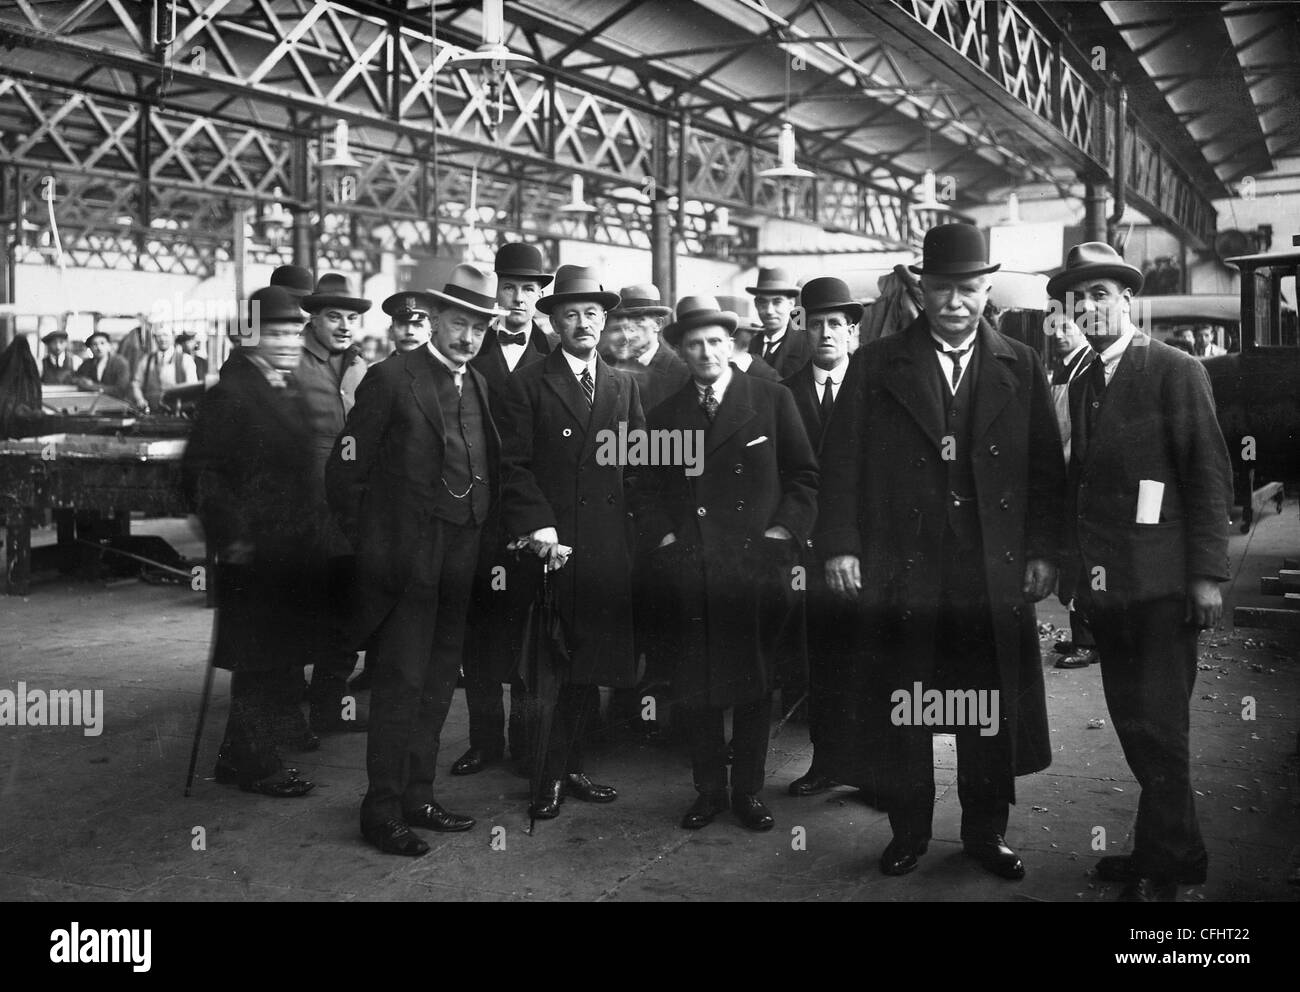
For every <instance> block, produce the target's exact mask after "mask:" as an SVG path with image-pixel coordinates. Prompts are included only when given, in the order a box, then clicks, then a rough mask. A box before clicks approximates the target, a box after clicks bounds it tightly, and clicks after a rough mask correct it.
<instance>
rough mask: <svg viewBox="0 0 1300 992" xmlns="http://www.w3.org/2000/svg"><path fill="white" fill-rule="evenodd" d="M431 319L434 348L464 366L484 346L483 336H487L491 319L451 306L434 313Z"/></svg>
mask: <svg viewBox="0 0 1300 992" xmlns="http://www.w3.org/2000/svg"><path fill="white" fill-rule="evenodd" d="M431 319H432V321H433V327H432V332H431V333H432V336H433V337H432V340H433V346H434V347H435V348H437V349H438V351H440V352H441V353H442V354H443V355H444V356H445V357H446V358H447V360H448V361H450V362H452V363H453V364H456V365H464V364H465V363H466V362H468V361H469V360H470V359H471V358H473V357H474V356H475V355H477V354H478V350H479V348H481V347H482V346H483V336H484V335H485V334H487V329H488V321H489V320H490V319H491V318H489V317H488V316H487V315H486V314H481V313H472V312H471V311H469V310H462V309H460V307H450V306H449V307H446V308H445V309H443V310H441V311H438V312H436V313H434V314H433V315H432V317H431Z"/></svg>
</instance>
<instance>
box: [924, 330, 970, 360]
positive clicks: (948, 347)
mask: <svg viewBox="0 0 1300 992" xmlns="http://www.w3.org/2000/svg"><path fill="white" fill-rule="evenodd" d="M979 331H980V329H979V328H978V327H976V328H975V330H973V331H971V332H970V333H969V334H968V335H966V337H965V338H964V339H962V341H961V343H959V344H955V345H953V344H949V343H948V342H947V341H945V340H944V339H943V338H941V337H939V335H937V334H935V333H934V331H931V332H930V337H932V338H934V340H935V343H936V344H938V345H940V346H941V347H942V349H943V350H942V354H944V355H947V354H948V353H950V352H953V351H964V350H965V349H966V348H969V347H970V346H971V345H973V344H974V343H975V335H976V334H978V333H979Z"/></svg>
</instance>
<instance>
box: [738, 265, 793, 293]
mask: <svg viewBox="0 0 1300 992" xmlns="http://www.w3.org/2000/svg"><path fill="white" fill-rule="evenodd" d="M745 292H746V293H750V294H752V295H754V296H757V295H758V294H760V293H762V294H763V295H765V296H798V295H799V287H798V286H796V285H795V284H794V280H793V279H791V278H790V273H788V272H786V271H785V269H783V268H781V267H780V266H778V265H774V266H772V267H771V268H766V269H765V268H760V269H759V270H758V282H757V284H756V285H753V286H746V287H745Z"/></svg>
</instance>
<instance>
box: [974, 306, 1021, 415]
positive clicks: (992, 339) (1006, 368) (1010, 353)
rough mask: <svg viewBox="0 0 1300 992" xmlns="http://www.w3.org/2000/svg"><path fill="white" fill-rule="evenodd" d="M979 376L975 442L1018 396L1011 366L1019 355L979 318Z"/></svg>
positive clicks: (975, 411)
mask: <svg viewBox="0 0 1300 992" xmlns="http://www.w3.org/2000/svg"><path fill="white" fill-rule="evenodd" d="M975 358H976V361H978V362H979V377H978V378H977V380H976V389H975V409H974V411H973V428H972V434H971V438H972V440H974V439H978V438H981V437H983V436H984V434H985V432H987V431H988V429H989V427H991V426H992V425H993V421H994V420H996V419H997V416H998V414H999V413H1001V412H1002V409H1003V407H1005V406H1006V405H1007V404H1008V403H1009V402H1011V397H1012V396H1014V395H1015V393H1016V377H1015V375H1014V374H1013V373H1012V371H1011V367H1012V366H1013V365H1014V364H1015V363H1016V362H1017V360H1018V359H1017V358H1016V353H1015V351H1014V350H1013V349H1012V348H1011V346H1010V345H1009V344H1007V342H1006V341H1005V340H1004V339H1003V338H1002V335H1000V334H998V333H997V332H996V331H995V330H993V328H992V327H991V326H990V325H989V323H988V322H987V321H985V320H984V319H983V318H981V319H980V329H979V347H978V348H977V349H976V356H975Z"/></svg>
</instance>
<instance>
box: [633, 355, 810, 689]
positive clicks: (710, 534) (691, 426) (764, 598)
mask: <svg viewBox="0 0 1300 992" xmlns="http://www.w3.org/2000/svg"><path fill="white" fill-rule="evenodd" d="M648 427H649V429H650V430H652V431H653V430H676V431H701V432H703V441H704V457H703V472H702V473H700V474H698V475H688V474H687V469H688V467H689V466H682V465H676V466H664V467H659V468H655V469H651V470H650V471H649V472H648V473H647V475H646V476H645V479H644V483H643V485H641V486H640V487H639V489H638V497H637V502H638V514H637V522H638V527H639V530H640V534H641V540H642V547H643V549H644V550H645V553H646V555H647V567H649V568H651V569H652V570H653V573H654V574H655V575H656V576H657V581H658V582H660V583H664V584H669V585H671V586H672V587H673V588H674V589H676V591H677V594H678V598H677V606H678V616H679V618H680V620H679V623H678V624H676V625H675V626H676V627H677V629H678V631H679V632H680V642H679V644H680V649H679V651H678V654H677V656H678V659H679V662H678V665H677V668H676V671H675V673H674V676H673V688H674V691H675V693H676V696H677V698H678V699H679V700H681V701H682V702H684V703H685V704H687V705H690V706H735V705H739V704H742V703H748V702H753V701H755V700H758V699H761V698H763V697H764V696H766V695H767V694H768V693H769V692H771V690H772V686H773V681H774V665H775V648H776V638H777V635H778V633H779V631H780V627H781V624H782V621H783V618H784V616H785V614H786V613H787V611H788V610H789V608H790V606H791V603H792V594H793V591H794V589H795V586H796V583H795V581H794V572H793V569H794V567H795V565H796V564H797V563H798V554H799V548H800V547H801V546H802V545H803V543H804V542H805V541H806V540H807V538H808V535H809V534H810V533H811V531H812V527H813V523H814V521H815V520H816V517H817V484H818V472H817V458H816V456H815V455H814V454H813V449H812V445H811V444H810V443H809V441H808V435H807V433H806V432H805V431H804V428H803V424H802V423H801V422H800V420H799V413H798V411H797V410H796V409H795V405H794V399H793V397H792V396H791V395H790V391H789V390H787V389H786V388H785V387H784V386H782V385H781V384H779V383H769V382H765V381H763V380H761V379H754V378H752V377H750V376H746V375H744V374H742V373H740V372H738V371H737V370H735V369H732V376H731V381H730V383H729V384H728V386H727V388H726V392H724V393H723V397H722V402H721V404H720V405H719V406H718V410H717V412H716V414H715V416H714V419H713V422H712V424H710V423H709V421H708V418H707V417H706V416H705V415H704V412H703V410H702V409H701V408H700V401H699V393H698V391H697V390H696V388H695V383H694V381H691V382H688V383H687V384H686V385H685V386H683V387H682V389H681V390H679V391H678V392H677V394H676V395H675V396H672V397H670V398H669V399H667V400H665V401H664V402H663V403H661V404H660V405H659V406H658V407H657V408H656V409H655V411H654V412H653V413H652V414H651V416H650V418H649V423H648ZM777 526H783V527H785V528H786V529H787V530H789V531H790V533H791V534H793V535H794V540H793V541H779V540H775V539H772V538H766V537H764V536H763V535H764V532H765V531H767V530H768V529H769V528H771V527H777ZM670 533H671V534H675V535H676V537H677V540H676V542H675V543H673V544H670V545H668V546H666V547H663V548H660V547H659V543H660V541H662V540H663V538H664V537H665V536H666V535H668V534H670Z"/></svg>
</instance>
